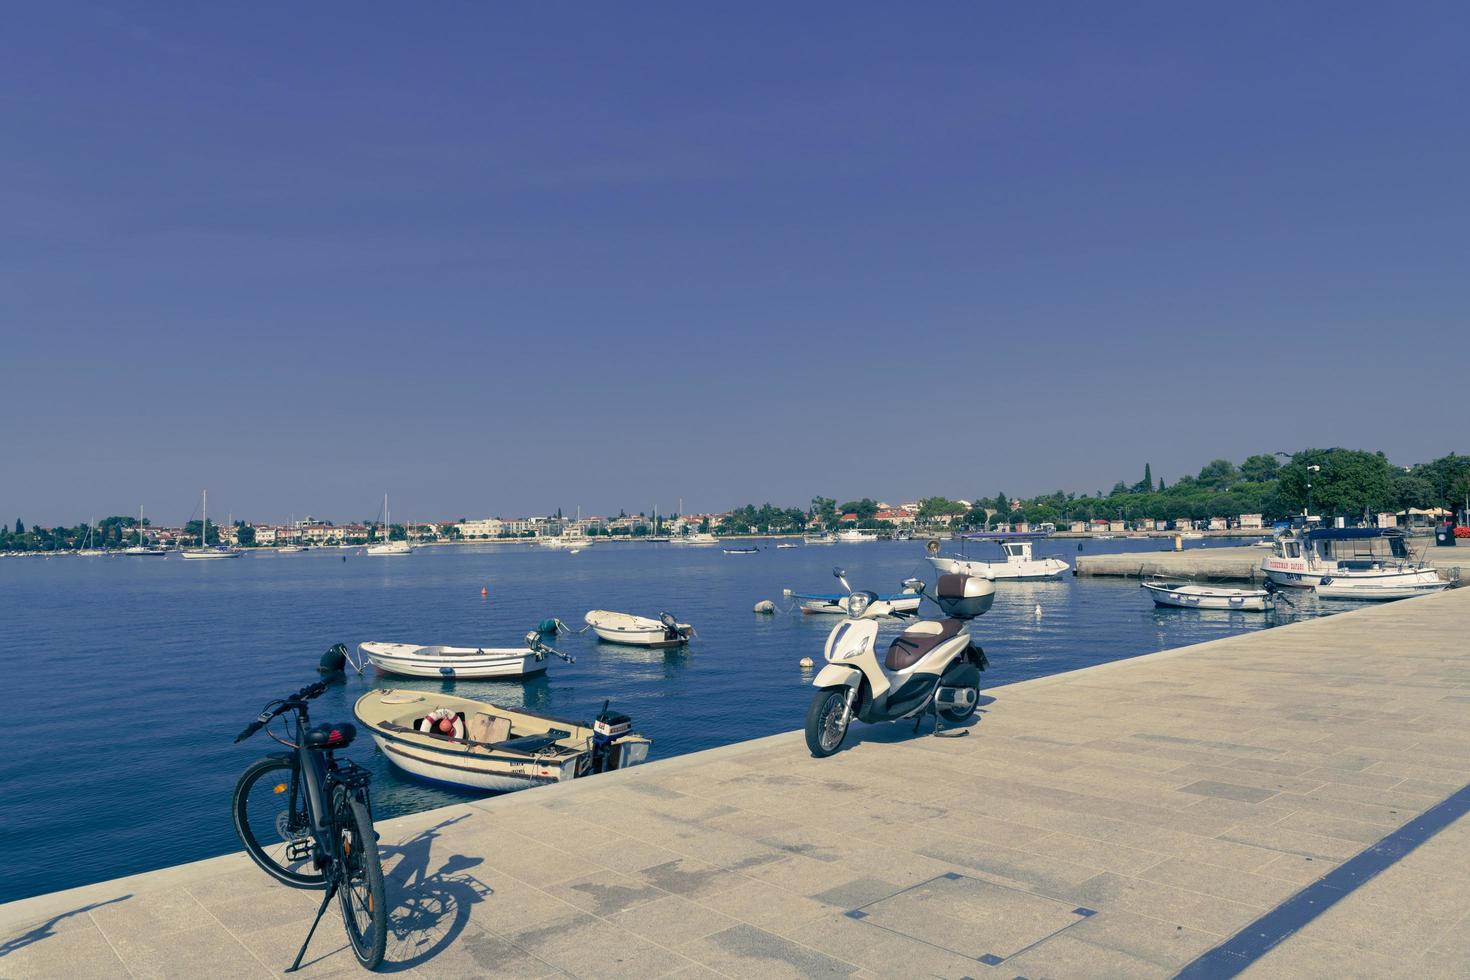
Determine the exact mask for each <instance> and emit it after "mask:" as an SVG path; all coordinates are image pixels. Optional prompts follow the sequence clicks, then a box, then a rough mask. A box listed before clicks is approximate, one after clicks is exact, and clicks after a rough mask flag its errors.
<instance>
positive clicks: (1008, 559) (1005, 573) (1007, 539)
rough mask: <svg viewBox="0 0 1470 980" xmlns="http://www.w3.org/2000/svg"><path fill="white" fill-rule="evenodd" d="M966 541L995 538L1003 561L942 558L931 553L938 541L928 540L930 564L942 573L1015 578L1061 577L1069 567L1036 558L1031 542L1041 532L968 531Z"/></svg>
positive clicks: (991, 577)
mask: <svg viewBox="0 0 1470 980" xmlns="http://www.w3.org/2000/svg"><path fill="white" fill-rule="evenodd" d="M964 537H965V539H966V540H971V541H994V542H996V543H997V544H999V545H1000V548H1001V554H1002V555H1004V560H1003V561H982V560H978V559H973V558H968V557H966V556H965V555H950V556H949V557H947V558H941V557H939V556H938V555H933V554H932V552H934V551H937V550H938V542H937V541H936V542H930V545H931V547H930V551H931V557H930V558H929V563H930V564H931V565H933V566H934V568H935V570H937V571H938V572H939V574H941V575H973V576H977V577H979V578H987V579H992V580H1000V579H1015V580H1021V581H1028V580H1039V579H1051V578H1060V577H1061V576H1062V574H1063V573H1064V572H1066V571H1067V570H1068V569H1070V568H1071V567H1072V566H1071V565H1068V564H1067V563H1066V562H1064V561H1062V560H1061V559H1060V558H1036V557H1034V556H1033V554H1032V542H1033V541H1035V540H1036V539H1038V538H1044V537H1046V535H1044V534H1002V533H995V534H967V535H965V536H964Z"/></svg>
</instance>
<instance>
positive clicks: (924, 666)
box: [806, 568, 995, 759]
mask: <svg viewBox="0 0 1470 980" xmlns="http://www.w3.org/2000/svg"><path fill="white" fill-rule="evenodd" d="M832 574H833V575H835V576H836V577H837V580H838V581H839V582H841V583H842V586H843V588H845V589H846V590H847V592H848V599H847V608H848V615H847V618H846V619H844V620H843V621H842V622H840V623H838V624H837V625H836V626H835V627H834V628H833V629H832V632H831V634H830V635H829V636H828V637H827V645H826V648H825V649H824V651H823V655H824V656H825V657H826V658H827V666H825V667H823V668H822V670H821V672H820V673H818V674H817V676H816V679H815V680H814V681H812V684H813V685H814V686H815V687H816V688H817V693H816V695H815V696H814V697H813V698H812V706H811V708H810V709H808V710H807V713H806V744H807V748H809V749H811V753H812V755H813V756H815V757H817V758H819V759H820V758H824V757H826V756H829V755H831V754H832V753H834V752H836V751H837V749H838V748H839V747H840V746H841V745H842V740H843V739H844V738H846V737H847V728H848V725H850V724H851V723H852V719H853V718H854V717H856V718H857V719H858V720H859V721H865V722H868V723H869V724H876V723H877V722H881V721H896V720H898V719H900V718H916V719H919V720H922V718H921V716H922V715H923V713H924V712H925V711H926V710H932V711H933V713H934V716H935V718H934V727H935V731H936V732H939V719H940V718H943V719H944V720H945V721H947V722H950V723H952V724H960V723H962V722H965V721H967V720H969V718H970V716H971V715H973V714H974V713H975V709H976V708H977V707H978V706H979V703H980V671H982V670H984V669H985V666H986V660H985V652H984V651H983V650H981V649H980V648H979V647H978V646H976V645H974V644H973V643H972V642H971V641H970V634H969V632H968V631H967V629H966V627H967V625H968V624H969V621H970V620H972V619H974V618H975V617H976V616H980V615H983V614H984V613H985V612H986V611H987V610H989V609H990V607H991V604H993V603H994V602H995V583H994V582H991V581H989V580H987V579H983V578H978V577H975V576H970V575H941V576H939V582H938V584H937V585H936V586H935V589H934V595H933V596H929V595H928V594H927V593H923V590H922V589H921V590H920V591H921V593H923V594H924V598H926V599H929V601H931V602H933V603H934V604H935V605H937V606H939V609H940V611H941V612H943V613H944V615H945V617H946V618H945V619H943V620H932V619H926V620H920V621H919V622H917V623H914V624H913V625H911V626H909V627H908V628H907V629H905V630H904V631H903V632H902V633H900V634H899V635H898V637H897V638H896V639H895V640H894V641H893V642H892V643H891V644H889V646H888V649H887V651H886V652H885V654H884V655H883V657H882V659H881V660H880V659H879V654H878V648H877V639H878V624H877V622H876V621H875V617H874V616H873V615H870V613H871V611H872V609H873V608H874V607H875V606H879V607H880V609H879V613H878V615H889V611H888V610H883V609H881V605H883V600H881V599H879V598H878V597H877V595H876V594H875V593H873V592H857V591H853V589H852V587H851V586H849V585H848V584H847V578H846V573H845V572H843V570H842V569H840V568H834V569H832ZM917 725H918V722H917V721H916V723H915V729H916V730H917Z"/></svg>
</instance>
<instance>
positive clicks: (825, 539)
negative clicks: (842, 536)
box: [801, 534, 833, 544]
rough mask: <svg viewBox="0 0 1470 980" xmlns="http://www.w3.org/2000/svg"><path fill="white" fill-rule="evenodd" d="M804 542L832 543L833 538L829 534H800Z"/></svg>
mask: <svg viewBox="0 0 1470 980" xmlns="http://www.w3.org/2000/svg"><path fill="white" fill-rule="evenodd" d="M801 540H802V543H804V544H832V543H833V538H832V535H830V534H807V535H803V536H802V539H801Z"/></svg>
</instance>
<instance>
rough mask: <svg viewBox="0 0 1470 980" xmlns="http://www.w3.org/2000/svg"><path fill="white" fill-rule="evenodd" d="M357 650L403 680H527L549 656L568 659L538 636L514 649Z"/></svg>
mask: <svg viewBox="0 0 1470 980" xmlns="http://www.w3.org/2000/svg"><path fill="white" fill-rule="evenodd" d="M357 649H358V650H359V652H361V653H362V654H364V655H366V657H367V659H368V661H369V662H370V663H372V665H373V666H374V667H376V668H378V670H380V671H382V672H383V673H385V674H399V675H401V676H404V677H458V678H461V679H477V678H484V677H530V676H531V675H533V674H539V673H541V672H543V671H544V670H546V658H547V656H548V655H555V656H558V657H561V658H562V659H563V660H566V661H568V662H569V663H570V662H571V658H570V657H568V656H567V655H566V654H563V653H561V652H560V651H558V650H555V649H553V648H552V647H550V646H548V645H547V644H546V643H544V642H543V641H542V640H541V637H540V636H539V635H538V634H537V633H534V632H533V633H527V634H526V645H525V646H524V647H521V648H520V649H516V648H513V647H509V648H507V647H502V648H495V647H450V646H418V645H416V644H413V643H379V642H375V641H374V642H368V643H359V644H358V646H357Z"/></svg>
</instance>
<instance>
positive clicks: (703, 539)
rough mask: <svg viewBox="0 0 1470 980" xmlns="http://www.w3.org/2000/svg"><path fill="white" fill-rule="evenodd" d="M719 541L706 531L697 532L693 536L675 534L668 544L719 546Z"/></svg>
mask: <svg viewBox="0 0 1470 980" xmlns="http://www.w3.org/2000/svg"><path fill="white" fill-rule="evenodd" d="M719 543H720V539H719V538H717V537H715V536H714V535H713V534H710V533H709V532H708V531H697V532H695V533H694V534H682V535H681V534H676V535H674V536H673V537H671V538H669V544H719Z"/></svg>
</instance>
